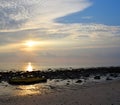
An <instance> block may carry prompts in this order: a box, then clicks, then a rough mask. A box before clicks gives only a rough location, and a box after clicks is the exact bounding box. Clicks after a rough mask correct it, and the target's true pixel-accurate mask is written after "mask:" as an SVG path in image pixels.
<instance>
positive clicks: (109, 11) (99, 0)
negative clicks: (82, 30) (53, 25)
mask: <svg viewBox="0 0 120 105" xmlns="http://www.w3.org/2000/svg"><path fill="white" fill-rule="evenodd" d="M91 1H92V3H93V4H92V5H91V6H90V7H88V8H86V9H85V10H84V11H82V12H81V11H80V12H76V13H73V14H69V15H67V16H64V17H60V18H58V19H56V22H60V23H65V24H66V23H67V24H71V23H97V24H105V25H115V26H119V25H120V20H119V19H120V13H119V10H120V6H119V4H120V1H119V0H114V1H113V0H91Z"/></svg>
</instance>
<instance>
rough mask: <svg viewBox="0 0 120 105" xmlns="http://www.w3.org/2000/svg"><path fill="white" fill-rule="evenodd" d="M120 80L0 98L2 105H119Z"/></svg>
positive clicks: (0, 104)
mask: <svg viewBox="0 0 120 105" xmlns="http://www.w3.org/2000/svg"><path fill="white" fill-rule="evenodd" d="M119 89H120V80H112V81H108V82H102V83H93V84H91V83H90V84H84V85H79V86H74V85H73V86H69V87H68V88H66V89H63V88H61V90H60V91H56V90H54V89H53V92H50V93H46V94H36V95H28V96H14V97H6V98H5V97H3V98H0V105H119V104H120V90H119Z"/></svg>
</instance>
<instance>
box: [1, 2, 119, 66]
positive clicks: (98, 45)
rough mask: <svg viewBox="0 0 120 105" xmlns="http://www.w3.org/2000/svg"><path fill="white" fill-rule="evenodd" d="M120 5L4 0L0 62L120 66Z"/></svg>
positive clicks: (113, 3) (114, 3) (2, 6)
mask: <svg viewBox="0 0 120 105" xmlns="http://www.w3.org/2000/svg"><path fill="white" fill-rule="evenodd" d="M119 4H120V1H119V0H10V1H9V0H0V62H1V63H3V62H8V63H9V62H18V63H19V62H38V63H40V64H41V65H53V66H54V65H68V66H80V67H81V66H84V67H87V66H90V67H93V66H119V64H120V63H119V62H120V13H119V11H120V6H119Z"/></svg>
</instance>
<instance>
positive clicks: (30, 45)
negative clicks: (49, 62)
mask: <svg viewBox="0 0 120 105" xmlns="http://www.w3.org/2000/svg"><path fill="white" fill-rule="evenodd" d="M25 44H26V46H28V47H33V46H34V45H35V44H36V42H35V41H32V40H29V41H27V42H26V43H25Z"/></svg>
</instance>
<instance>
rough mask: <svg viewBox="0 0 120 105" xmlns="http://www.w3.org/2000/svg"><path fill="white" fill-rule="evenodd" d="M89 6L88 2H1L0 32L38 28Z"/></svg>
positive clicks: (26, 0) (79, 0) (38, 0)
mask: <svg viewBox="0 0 120 105" xmlns="http://www.w3.org/2000/svg"><path fill="white" fill-rule="evenodd" d="M90 5H91V3H90V2H89V1H88V0H11V1H9V0H1V1H0V30H1V31H2V30H10V29H18V28H25V29H26V28H28V29H29V28H31V27H34V26H35V27H36V25H38V26H40V25H41V24H42V23H43V24H46V23H49V22H51V21H53V20H54V19H55V18H58V17H62V16H64V15H67V14H70V13H73V12H77V11H82V10H84V9H85V8H87V7H89V6H90Z"/></svg>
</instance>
